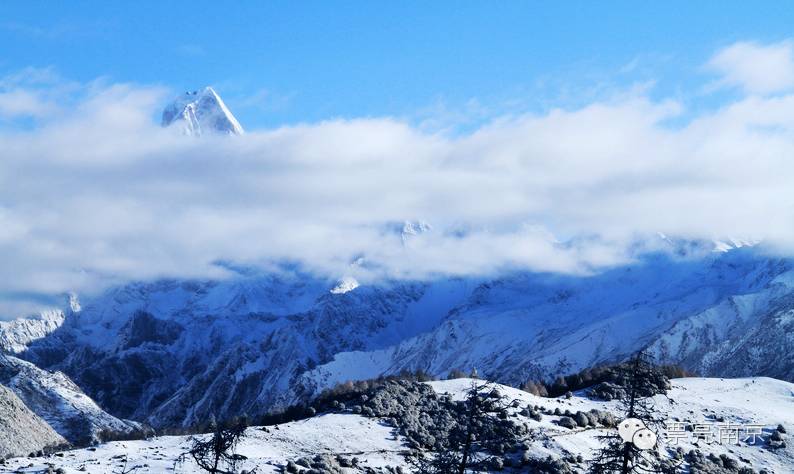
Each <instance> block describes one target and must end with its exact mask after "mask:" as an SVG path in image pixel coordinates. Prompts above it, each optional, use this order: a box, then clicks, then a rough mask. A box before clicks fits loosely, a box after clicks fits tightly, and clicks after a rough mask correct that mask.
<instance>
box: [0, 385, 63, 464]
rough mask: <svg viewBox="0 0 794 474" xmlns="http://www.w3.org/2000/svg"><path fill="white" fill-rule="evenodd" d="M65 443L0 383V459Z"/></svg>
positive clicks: (23, 454) (24, 454) (25, 454)
mask: <svg viewBox="0 0 794 474" xmlns="http://www.w3.org/2000/svg"><path fill="white" fill-rule="evenodd" d="M65 444H66V440H65V439H63V438H62V437H61V436H60V435H59V434H58V433H56V432H55V431H53V429H52V428H51V427H50V426H49V425H48V424H47V422H45V421H44V420H42V419H41V418H40V417H38V416H36V414H35V413H33V412H32V411H30V409H28V407H27V406H25V404H24V403H23V402H22V400H20V399H19V397H17V396H16V394H14V392H13V391H11V390H9V389H8V388H6V387H4V386H2V385H0V459H4V458H7V457H11V456H27V455H28V454H31V453H35V452H37V451H39V450H42V449H45V448H49V447H55V446H60V445H65ZM0 471H3V468H2V466H0Z"/></svg>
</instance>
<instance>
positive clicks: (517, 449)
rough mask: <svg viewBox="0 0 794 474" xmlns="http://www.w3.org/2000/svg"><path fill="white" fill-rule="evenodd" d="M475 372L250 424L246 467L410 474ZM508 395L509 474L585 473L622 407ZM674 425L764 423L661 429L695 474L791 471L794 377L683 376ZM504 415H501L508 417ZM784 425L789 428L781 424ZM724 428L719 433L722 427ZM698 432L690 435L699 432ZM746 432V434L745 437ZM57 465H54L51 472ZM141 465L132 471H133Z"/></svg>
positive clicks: (106, 451) (131, 449) (132, 449)
mask: <svg viewBox="0 0 794 474" xmlns="http://www.w3.org/2000/svg"><path fill="white" fill-rule="evenodd" d="M472 383H482V381H475V380H472V379H465V378H464V379H455V380H446V381H438V382H428V383H419V382H405V381H400V382H389V383H387V384H386V385H385V386H382V387H380V388H378V389H376V390H374V391H372V392H369V396H367V397H360V398H358V399H356V400H353V401H348V403H347V404H344V405H343V404H341V403H339V402H338V401H336V403H333V404H332V406H333V407H332V408H330V409H328V410H320V411H317V412H316V413H310V415H312V416H308V417H307V418H305V419H301V420H299V421H294V422H290V423H284V424H279V425H271V426H252V427H249V428H248V429H247V430H246V435H245V437H244V438H243V440H242V442H241V443H240V444H239V446H238V447H237V450H236V453H237V454H239V455H240V460H241V461H240V465H239V466H238V468H239V470H240V472H242V471H243V470H248V471H249V472H250V471H251V470H253V469H256V472H258V473H267V472H285V471H286V472H348V473H355V472H411V471H413V470H414V467H412V466H413V464H411V463H410V462H409V459H412V458H411V457H410V455H411V453H413V454H416V453H422V452H424V453H428V454H431V453H433V452H434V451H433V450H434V449H435V448H434V446H436V447H437V446H440V445H441V444H443V441H440V439H437V438H434V435H437V434H438V433H440V432H443V431H444V430H448V429H449V426H448V424H449V423H454V421H450V418H449V412H447V411H445V410H444V409H443V407H444V406H451V405H449V404H453V405H454V403H455V402H456V401H458V400H463V399H464V398H465V397H466V394H467V391H468V390H469V389H470V387H471V385H472ZM494 388H495V389H496V390H497V391H498V393H499V395H500V396H501V397H503V399H504V400H506V401H509V402H510V403H509V404H508V405H509V408H508V409H507V411H506V413H505V414H504V415H503V416H499V417H498V418H499V420H498V422H499V423H501V424H502V425H504V426H508V425H509V426H512V427H514V429H515V434H516V436H515V438H514V439H513V441H511V443H512V444H510V445H504V446H501V447H497V448H495V449H496V450H497V451H498V452H488V453H484V455H485V457H486V458H487V460H488V463H489V464H488V466H490V467H489V470H491V471H504V472H546V473H558V474H564V473H577V472H583V471H584V470H585V469H586V467H587V461H588V459H589V457H590V456H591V455H592V453H593V450H594V449H596V448H597V447H598V446H599V440H598V438H597V436H598V435H599V434H604V433H607V432H610V430H614V429H615V428H614V427H612V426H613V425H614V422H615V420H616V419H617V418H618V417H620V413H619V409H618V406H617V402H614V401H603V400H596V399H593V398H591V397H590V396H589V395H588V394H587V393H586V391H583V392H578V393H576V394H572V395H571V396H569V397H566V396H563V397H559V398H544V397H538V396H535V395H531V394H529V393H526V392H524V391H520V390H517V389H513V388H510V387H507V386H499V385H494ZM653 400H654V402H653V403H654V407H655V409H656V410H657V412H658V413H659V415H660V416H661V417H662V418H663V419H666V420H678V421H681V422H685V423H692V424H703V425H708V426H710V427H712V428H714V429H716V426H717V425H722V424H726V423H730V424H733V425H738V426H749V425H760V428H759V430H760V433H761V434H760V435H758V436H755V437H754V438H755V439H739V441H738V442H735V441H734V440H718V439H714V440H711V441H712V442H710V443H706V442H705V441H704V440H700V441H697V440H695V439H694V437H693V436H686V437H682V438H680V439H677V440H675V441H673V440H672V439H671V438H666V437H665V436H664V434H663V433H660V434H661V435H662V436H660V443H661V444H660V446H661V448H660V450H661V451H660V452H662V453H666V454H665V456H669V457H670V459H671V461H672V462H674V463H675V465H676V466H678V468H679V469H680V471H679V472H691V473H751V472H767V473H780V474H782V473H790V472H794V444H792V443H791V441H790V436H791V434H790V433H788V432H787V433H783V432H781V431H780V430H781V429H782V430H783V431H789V432H790V431H791V428H792V427H794V384H791V383H787V382H782V381H778V380H774V379H769V378H745V379H707V378H686V379H674V380H673V381H672V388H671V390H669V392H668V393H667V396H664V395H657V396H656V397H654V399H653ZM502 418H503V419H502ZM779 426H780V428H778V427H779ZM715 433H716V432H715ZM690 435H691V433H690ZM742 438H745V436H744V435H742ZM190 444H191V438H190V437H188V436H163V437H154V438H151V439H147V440H138V441H117V442H112V443H106V444H101V445H98V446H96V447H91V448H88V449H79V450H73V451H60V452H55V453H54V454H51V455H48V456H33V457H22V458H12V459H9V460H7V461H6V462H5V464H4V465H2V466H0V471H3V472H31V473H32V472H68V473H72V472H75V473H76V472H90V473H114V472H136V473H162V472H177V473H180V472H184V473H188V472H200V471H198V468H197V466H196V465H195V464H194V463H193V462H192V461H191V460H190V458H189V457H188V458H187V459H183V460H182V461H181V462H180V461H178V460H179V458H180V455H181V454H182V453H184V452H185V451H186V450H187V449H188V448H189V446H190ZM47 469H49V470H50V471H47ZM132 469H134V471H133V470H132Z"/></svg>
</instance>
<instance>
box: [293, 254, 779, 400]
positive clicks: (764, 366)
mask: <svg viewBox="0 0 794 474" xmlns="http://www.w3.org/2000/svg"><path fill="white" fill-rule="evenodd" d="M790 268H791V262H789V261H786V260H779V259H772V258H765V257H762V256H759V255H758V254H756V253H755V251H754V250H753V249H737V250H733V251H730V252H725V253H709V254H707V256H706V257H704V258H697V259H675V258H670V257H668V256H665V255H660V254H653V255H648V256H646V257H644V258H643V259H642V260H640V261H639V262H638V263H636V264H633V265H629V266H626V267H621V268H616V269H613V270H610V271H607V272H604V273H601V274H598V275H593V276H589V277H568V276H559V275H537V274H517V275H513V276H511V277H506V278H501V279H498V280H492V281H488V282H484V283H482V284H481V285H479V286H478V287H477V288H476V289H475V290H474V291H473V292H472V293H471V294H470V295H468V297H467V299H466V302H465V303H463V304H461V305H459V306H457V307H456V308H454V310H452V311H450V312H449V314H448V315H447V316H446V317H445V318H444V319H443V320H442V321H441V323H440V324H439V325H438V326H437V327H436V328H434V329H433V330H431V331H429V332H426V333H423V334H420V335H418V336H415V337H413V338H408V339H406V340H404V341H402V342H400V343H399V344H397V345H394V346H391V347H388V348H385V349H382V350H378V351H366V352H362V351H356V352H348V353H342V354H336V355H335V357H334V360H333V361H332V362H330V363H328V364H323V365H321V366H319V367H317V368H315V369H314V370H312V371H310V372H308V373H307V374H305V376H304V378H305V379H306V382H305V383H307V384H311V383H317V384H319V386H320V387H321V388H322V387H328V386H332V385H334V384H335V383H339V382H344V381H345V380H347V379H349V378H352V377H350V376H349V373H350V372H351V370H355V374H356V376H358V377H360V378H371V377H376V376H378V375H380V374H382V373H396V372H399V371H401V370H416V369H422V370H425V371H427V372H430V373H433V374H436V375H444V374H446V373H448V372H449V371H450V370H451V369H462V370H464V371H470V370H471V369H472V368H476V369H478V370H479V371H480V374H482V375H484V376H487V377H488V378H491V379H495V380H499V381H502V382H509V383H512V384H520V383H522V382H524V381H526V380H527V379H550V378H553V377H555V376H556V375H561V374H567V373H572V372H575V371H578V370H581V369H583V368H586V367H591V366H593V365H597V364H599V363H604V362H611V361H616V360H621V359H623V358H625V357H626V356H628V355H630V354H632V353H633V352H635V351H637V350H639V349H641V348H644V347H646V346H651V347H652V349H653V350H654V351H655V353H656V354H657V355H658V356H659V358H660V361H661V362H672V363H680V364H682V365H684V366H685V367H687V368H689V369H692V370H695V371H697V372H700V373H703V374H706V375H726V374H730V375H733V376H747V375H769V376H775V377H779V378H782V379H787V380H794V372H793V371H794V360H792V358H791V356H790V355H789V354H791V353H792V352H791V349H792V347H794V345H792V341H793V340H794V336H792V331H791V330H790V329H791V328H790V325H791V318H790V317H789V316H787V314H789V313H787V311H788V310H789V309H790V308H794V292H793V291H792V290H793V289H794V287H792V285H790V284H789V283H788V282H789V281H790V280H791V278H792V277H791V275H792V273H791V270H790ZM761 341H763V342H761Z"/></svg>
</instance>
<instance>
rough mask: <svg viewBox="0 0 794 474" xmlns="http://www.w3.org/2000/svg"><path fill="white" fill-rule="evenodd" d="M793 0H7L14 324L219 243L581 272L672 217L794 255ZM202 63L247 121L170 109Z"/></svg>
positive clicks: (224, 255) (281, 251) (409, 274)
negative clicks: (188, 128) (196, 125)
mask: <svg viewBox="0 0 794 474" xmlns="http://www.w3.org/2000/svg"><path fill="white" fill-rule="evenodd" d="M690 3H691V5H690ZM637 5H641V7H637ZM790 5H792V4H791V3H790V2H778V3H761V2H753V3H752V5H750V4H749V3H746V2H725V1H720V2H705V1H702V2H670V1H668V2H567V3H561V2H555V3H554V4H552V2H546V4H541V2H504V1H501V2H476V3H475V2H463V1H456V2H408V1H400V2H359V3H353V2H242V1H237V2H223V3H222V2H213V3H210V2H201V1H191V2H176V1H167V2H163V1H158V2H154V1H151V2H149V1H147V2H141V1H138V2H107V1H101V2H100V1H96V2H80V1H70V2H36V1H25V2H21V1H19V2H2V3H0V9H1V10H0V151H1V152H0V155H2V156H0V261H2V262H4V264H3V265H2V266H0V319H2V318H3V317H7V316H15V315H20V314H26V313H28V312H30V311H32V310H35V309H37V308H40V307H41V305H42V304H44V303H43V302H46V304H50V303H49V302H51V301H53V298H55V299H58V298H61V296H62V295H63V294H64V293H66V292H70V291H75V292H77V293H79V294H82V293H96V292H98V291H101V290H102V289H104V288H107V287H108V286H111V285H114V284H119V283H124V282H128V281H135V280H152V279H156V278H162V277H169V278H205V277H207V278H210V277H211V278H215V277H220V276H224V275H219V273H218V272H221V273H223V269H220V268H219V267H218V265H216V264H215V262H218V261H229V262H235V263H239V264H244V265H253V266H257V265H262V266H264V267H266V268H269V265H271V264H272V263H273V262H299V263H301V264H302V265H304V266H305V268H306V269H307V270H308V271H312V272H315V273H316V274H318V275H321V276H323V277H326V278H328V279H329V281H331V282H333V281H336V280H337V279H338V278H340V277H343V276H344V277H346V276H352V277H355V278H356V279H358V280H360V281H362V282H367V281H369V282H374V281H377V280H378V279H381V278H429V277H436V276H439V275H479V276H482V275H485V274H492V273H497V272H501V271H505V270H506V269H507V270H511V269H516V268H520V269H528V270H532V271H544V272H546V271H548V272H561V273H587V272H592V271H598V270H600V269H603V268H609V267H612V266H615V265H621V264H624V263H626V262H628V261H631V260H632V259H633V258H634V257H635V254H636V252H639V251H644V250H647V249H655V248H657V247H656V246H658V245H660V244H659V242H660V240H659V238H658V234H659V233H663V234H665V235H668V236H672V237H675V238H682V239H697V240H699V241H704V242H711V241H717V242H721V243H719V244H718V246H719V247H720V248H723V247H725V246H726V245H729V244H725V242H730V243H731V245H732V244H736V243H739V244H744V243H756V242H759V241H763V242H765V248H767V249H770V251H774V252H776V253H780V254H782V255H787V256H791V255H794V233H792V232H791V226H790V223H791V222H792V221H794V194H792V192H791V183H792V182H794V161H792V160H791V158H790V157H791V156H792V155H794V38H792V31H791V25H794V13H793V12H792V10H793V9H794V7H792V6H790ZM205 85H212V86H214V87H215V88H216V89H217V91H218V92H219V93H220V94H221V96H222V97H223V98H224V99H225V101H226V103H227V104H228V105H229V107H230V109H231V110H232V111H233V112H234V114H235V115H236V116H237V117H238V119H239V120H240V122H241V123H242V124H243V126H244V127H245V128H246V131H247V133H246V134H244V135H241V136H235V137H234V138H230V137H213V136H206V137H193V138H196V139H193V138H190V137H185V136H182V135H180V134H179V133H178V130H177V129H174V128H168V129H163V128H162V127H160V126H159V114H160V113H161V111H162V109H163V107H164V106H165V105H167V103H168V102H169V100H170V96H171V95H172V94H173V95H176V94H179V93H181V92H183V91H185V90H193V89H197V88H201V87H203V86H205ZM226 138H229V139H228V140H227V139H226ZM420 221H421V222H424V223H428V224H430V226H431V227H432V231H430V232H427V233H424V234H422V236H421V237H417V238H412V240H411V241H410V245H409V246H407V247H406V243H405V242H404V241H403V240H402V239H401V237H400V236H399V234H398V233H392V232H389V231H384V229H400V228H401V226H402V225H403V223H405V222H414V223H417V222H420ZM561 242H564V243H565V244H562V245H561ZM406 248H407V249H408V250H405V249H406ZM638 249H639V250H638ZM362 256H364V262H365V263H366V264H365V265H360V264H359V263H356V264H351V262H360V258H361V257H362Z"/></svg>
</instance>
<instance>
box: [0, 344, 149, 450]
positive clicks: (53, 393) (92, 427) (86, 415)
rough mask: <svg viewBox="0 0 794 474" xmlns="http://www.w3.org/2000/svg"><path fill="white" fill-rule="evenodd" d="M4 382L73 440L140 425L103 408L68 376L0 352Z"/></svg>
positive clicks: (84, 440) (82, 440)
mask: <svg viewBox="0 0 794 474" xmlns="http://www.w3.org/2000/svg"><path fill="white" fill-rule="evenodd" d="M0 384H3V385H5V386H6V387H7V388H8V389H10V390H12V391H13V392H14V393H15V394H16V396H18V397H19V398H20V399H21V400H22V401H23V402H24V403H25V405H26V406H27V408H29V409H30V410H31V411H33V412H34V413H35V414H36V415H37V416H39V417H41V418H43V419H44V420H45V421H46V422H47V423H48V424H49V425H50V426H51V427H52V428H53V429H54V430H55V431H57V432H58V433H59V434H60V435H61V436H63V437H64V438H66V439H67V440H69V441H70V442H72V443H89V442H92V441H93V440H96V439H97V438H98V435H99V434H100V433H101V432H103V431H106V432H113V433H128V432H130V431H132V430H134V429H135V428H137V427H138V425H137V424H135V423H133V422H125V421H122V420H119V419H118V418H116V417H114V416H111V415H109V414H108V413H106V412H105V411H104V410H102V409H101V408H99V406H97V404H96V403H94V401H93V400H91V398H90V397H88V396H87V395H86V394H85V393H83V391H82V390H80V387H78V386H77V385H75V384H74V382H72V381H71V380H70V379H69V377H67V376H66V375H64V374H62V373H60V372H48V371H46V370H42V369H40V368H38V367H36V366H35V365H33V364H31V363H30V362H26V361H23V360H20V359H17V358H16V357H11V356H7V355H0Z"/></svg>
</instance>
